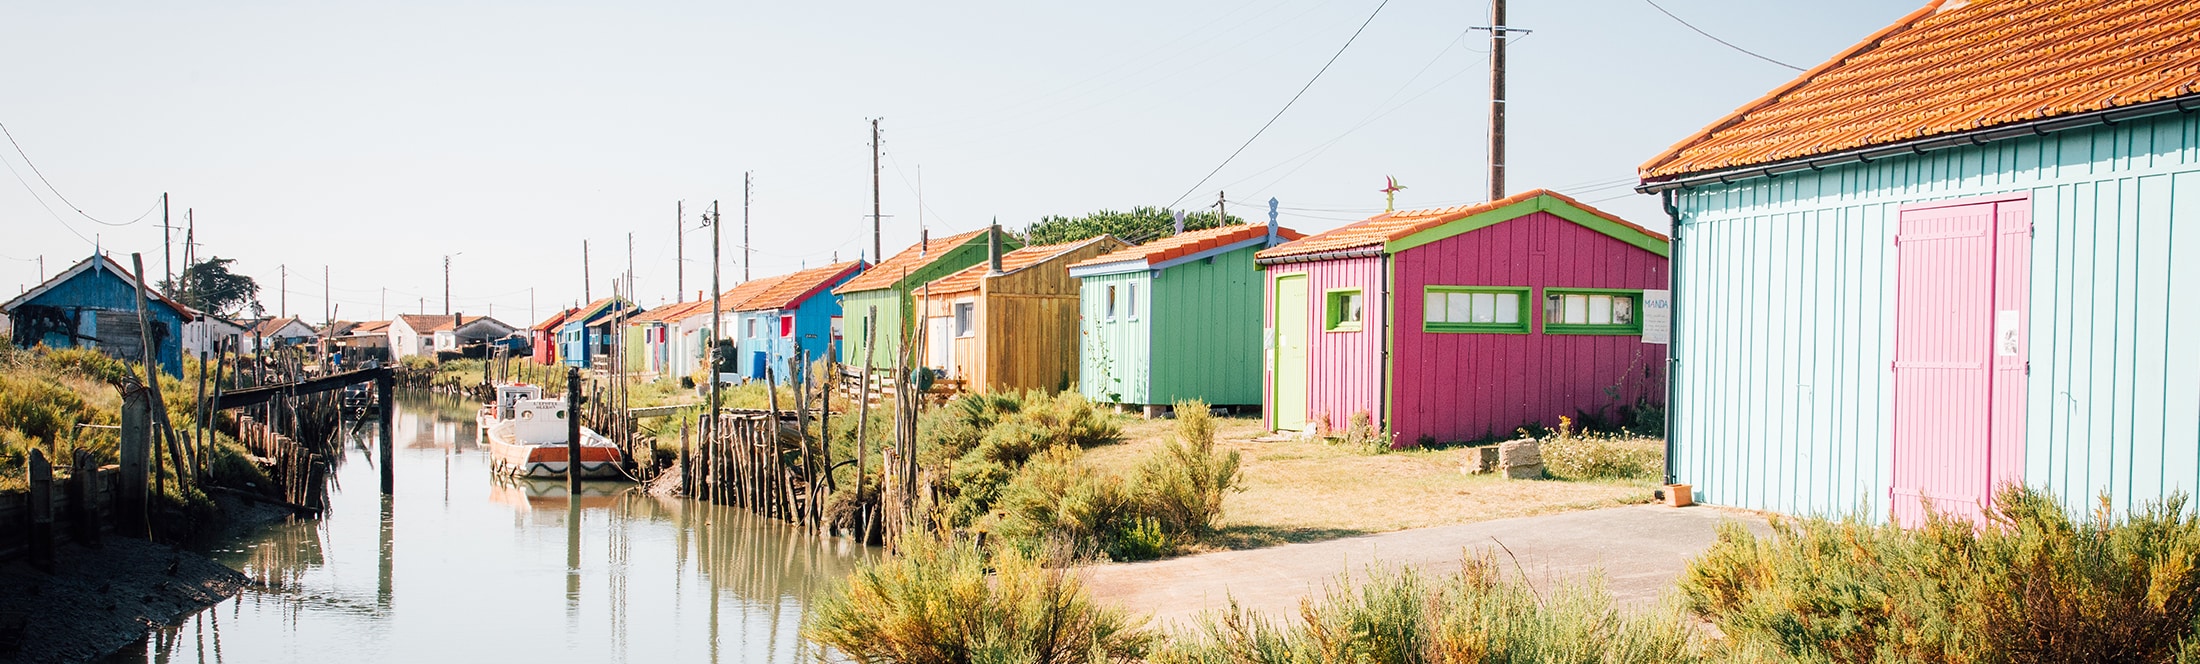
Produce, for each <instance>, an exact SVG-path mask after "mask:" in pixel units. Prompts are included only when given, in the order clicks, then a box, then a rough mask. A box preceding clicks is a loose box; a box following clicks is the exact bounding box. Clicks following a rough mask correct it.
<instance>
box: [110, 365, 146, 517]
mask: <svg viewBox="0 0 2200 664" xmlns="http://www.w3.org/2000/svg"><path fill="white" fill-rule="evenodd" d="M152 418H153V414H152V412H151V409H150V408H149V407H148V405H147V403H146V396H145V391H144V390H129V391H126V392H124V393H123V395H122V444H121V449H120V455H121V465H122V476H121V477H120V478H119V479H120V480H121V482H122V504H120V505H117V506H115V532H118V533H122V534H125V535H130V536H133V537H144V536H145V535H146V532H147V529H146V522H145V501H146V495H147V494H146V491H145V489H146V487H145V481H146V477H145V473H146V468H145V463H146V457H147V456H148V455H149V454H150V453H151V452H152V446H153V441H152V435H153V427H152Z"/></svg>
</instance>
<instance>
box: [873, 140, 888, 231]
mask: <svg viewBox="0 0 2200 664" xmlns="http://www.w3.org/2000/svg"><path fill="white" fill-rule="evenodd" d="M879 212H880V209H879V191H878V118H871V260H872V261H873V262H874V263H875V262H877V261H882V260H886V253H885V250H886V243H885V242H883V241H881V240H880V239H879V219H880V217H879Z"/></svg>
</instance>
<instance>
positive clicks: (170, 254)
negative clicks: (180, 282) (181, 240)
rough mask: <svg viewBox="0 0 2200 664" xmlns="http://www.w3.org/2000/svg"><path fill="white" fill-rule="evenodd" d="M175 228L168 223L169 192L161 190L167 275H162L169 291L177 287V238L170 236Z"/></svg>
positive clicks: (162, 246) (162, 244) (162, 242)
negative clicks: (175, 247)
mask: <svg viewBox="0 0 2200 664" xmlns="http://www.w3.org/2000/svg"><path fill="white" fill-rule="evenodd" d="M174 228H175V227H174V226H170V225H168V192H165V191H163V192H160V262H161V270H162V271H163V272H164V273H165V275H166V276H163V277H161V288H163V289H165V290H169V291H173V290H175V289H176V252H175V250H174V247H173V244H174V243H175V240H173V239H170V237H169V231H171V230H173V229H174Z"/></svg>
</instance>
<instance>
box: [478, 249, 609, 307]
mask: <svg viewBox="0 0 2200 664" xmlns="http://www.w3.org/2000/svg"><path fill="white" fill-rule="evenodd" d="M594 301H596V298H595V296H594V295H592V294H590V293H589V290H588V241H587V240H581V302H582V303H584V304H585V303H588V302H594ZM444 313H450V312H444Z"/></svg>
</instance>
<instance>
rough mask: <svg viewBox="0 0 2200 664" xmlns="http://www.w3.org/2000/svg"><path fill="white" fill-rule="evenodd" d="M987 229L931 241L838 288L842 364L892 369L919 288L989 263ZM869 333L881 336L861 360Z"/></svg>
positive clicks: (1011, 244) (1015, 244) (1010, 241)
mask: <svg viewBox="0 0 2200 664" xmlns="http://www.w3.org/2000/svg"><path fill="white" fill-rule="evenodd" d="M985 231H986V229H983V228H981V229H978V230H974V231H970V232H968V233H961V234H957V235H950V236H947V237H944V238H939V239H932V238H929V237H927V238H925V239H923V240H920V241H918V242H917V243H916V244H914V245H910V247H909V248H908V249H903V250H902V251H901V253H898V254H894V257H893V258H888V259H886V260H885V261H882V262H880V263H879V264H878V265H874V266H872V267H871V269H869V270H864V271H863V274H859V275H856V277H855V278H853V279H849V280H848V281H847V282H846V283H842V284H841V285H840V286H839V287H837V288H834V289H833V294H834V295H837V296H839V297H840V308H841V321H842V326H843V332H842V335H843V337H842V341H841V345H840V362H841V364H844V365H847V366H849V367H851V368H860V367H863V366H865V364H864V363H866V362H868V364H869V366H871V367H873V368H878V369H884V368H887V367H891V366H894V354H895V353H896V352H898V349H900V348H901V340H902V338H903V336H902V335H903V333H905V332H907V331H908V329H909V327H908V326H909V323H908V321H910V320H912V314H911V311H912V310H913V309H914V308H915V307H916V300H915V297H916V295H917V290H919V289H921V288H923V286H924V284H926V283H929V282H931V281H932V280H934V279H938V278H940V277H944V276H947V275H950V274H954V273H955V272H958V271H961V270H962V269H963V268H967V267H970V266H972V265H977V264H979V263H982V262H985V255H986V254H985V252H986V238H985ZM1001 241H1002V242H1003V243H1006V244H1007V247H1006V248H1008V249H1013V248H1016V247H1018V246H1021V245H1022V243H1021V242H1017V241H1016V239H1015V238H1014V237H1004V238H1002V239H1001ZM866 331H875V334H876V335H877V340H876V343H874V344H873V346H874V350H873V351H872V355H871V357H869V358H865V357H864V356H863V354H864V338H865V336H864V335H865V333H866Z"/></svg>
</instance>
